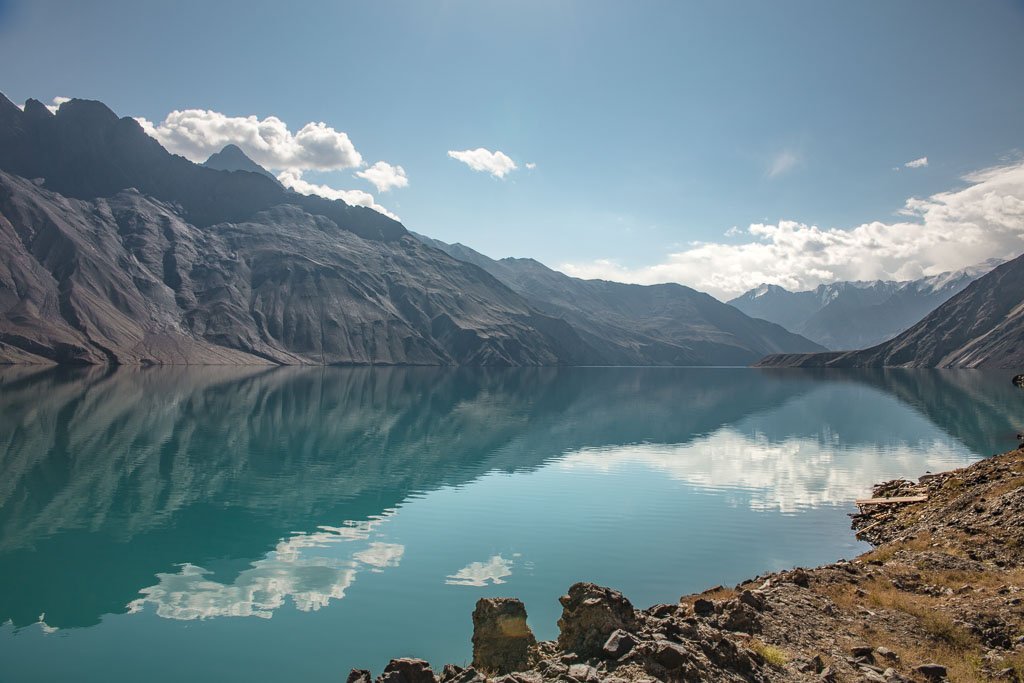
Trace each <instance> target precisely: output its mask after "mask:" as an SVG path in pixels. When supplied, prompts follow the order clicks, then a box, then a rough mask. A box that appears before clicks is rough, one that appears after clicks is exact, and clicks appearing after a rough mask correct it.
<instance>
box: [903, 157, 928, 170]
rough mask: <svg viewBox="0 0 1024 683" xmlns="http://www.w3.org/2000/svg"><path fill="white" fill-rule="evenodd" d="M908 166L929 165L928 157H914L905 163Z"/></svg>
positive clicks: (921, 166) (919, 166)
mask: <svg viewBox="0 0 1024 683" xmlns="http://www.w3.org/2000/svg"><path fill="white" fill-rule="evenodd" d="M903 165H904V166H906V167H907V168H924V167H925V166H927V165H928V157H921V158H920V159H914V160H913V161H908V162H907V163H905V164H903Z"/></svg>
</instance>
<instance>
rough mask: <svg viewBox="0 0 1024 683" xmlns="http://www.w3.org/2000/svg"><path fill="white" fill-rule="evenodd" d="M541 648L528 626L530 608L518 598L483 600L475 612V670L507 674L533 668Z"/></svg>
mask: <svg viewBox="0 0 1024 683" xmlns="http://www.w3.org/2000/svg"><path fill="white" fill-rule="evenodd" d="M536 644H537V639H536V638H535V637H534V636H533V631H531V630H530V627H529V625H527V623H526V607H524V606H523V603H522V601H520V600H517V599H515V598H481V599H480V600H478V601H477V603H476V609H475V610H473V666H474V667H475V668H476V669H479V670H481V671H490V672H494V673H498V674H506V673H510V672H512V671H520V670H522V669H525V668H527V667H528V666H529V654H530V648H532V647H533V646H535V645H536Z"/></svg>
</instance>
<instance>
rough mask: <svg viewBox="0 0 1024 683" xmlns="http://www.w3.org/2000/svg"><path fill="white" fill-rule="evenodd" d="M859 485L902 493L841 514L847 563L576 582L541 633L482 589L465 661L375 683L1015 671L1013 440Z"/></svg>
mask: <svg viewBox="0 0 1024 683" xmlns="http://www.w3.org/2000/svg"><path fill="white" fill-rule="evenodd" d="M873 494H874V496H875V497H883V498H892V497H901V498H907V497H909V498H911V499H912V500H915V501H916V502H909V503H903V504H884V505H868V506H864V507H865V509H864V511H863V512H862V513H860V514H857V515H854V517H853V528H854V529H855V530H857V535H858V536H859V537H861V538H863V539H864V540H867V541H869V542H870V543H871V544H872V545H874V546H875V548H874V549H873V550H872V551H870V552H868V553H865V554H864V555H861V556H860V557H858V558H856V559H854V560H852V561H846V560H843V561H839V562H835V563H832V564H828V565H824V566H821V567H817V568H814V569H802V568H798V569H793V570H790V571H784V572H777V573H772V574H765V575H762V576H758V577H756V578H753V579H750V580H748V581H745V582H743V583H741V584H739V585H737V586H735V587H734V588H724V587H721V586H719V587H716V588H713V589H711V590H709V591H706V592H704V593H701V594H697V595H688V596H684V597H682V598H680V600H679V601H678V602H677V603H675V604H665V605H655V606H654V607H651V608H649V609H644V610H638V609H635V608H634V607H633V605H631V604H630V602H629V601H628V600H627V599H626V597H624V596H623V595H622V594H621V593H619V592H617V591H614V590H611V589H609V588H603V587H600V586H596V585H594V584H587V583H578V584H575V585H573V586H572V587H571V588H570V589H569V591H568V594H567V595H565V596H563V597H562V598H561V599H560V601H561V603H562V608H563V612H562V618H561V619H559V622H558V626H559V631H560V633H559V637H558V639H557V640H555V641H548V642H540V643H538V642H537V641H536V640H535V639H534V637H533V634H532V633H531V632H530V629H529V627H528V626H527V623H526V616H527V615H526V610H525V608H524V606H523V604H522V603H521V602H520V601H518V600H516V599H514V598H497V599H489V598H485V599H481V600H480V601H479V602H478V603H477V608H476V610H475V611H474V613H473V626H474V635H473V664H472V666H471V667H470V668H462V667H458V666H455V665H451V664H448V665H445V666H444V667H443V668H442V669H440V670H438V671H434V670H432V669H431V667H430V665H429V664H428V663H427V662H424V661H422V660H418V659H395V660H392V661H391V662H390V663H389V664H388V665H387V667H386V668H385V669H384V671H383V673H381V674H380V675H379V676H378V677H377V679H376V681H377V683H488V682H490V681H495V682H498V681H500V682H501V683H542V682H543V681H565V682H566V683H596V682H597V681H610V682H613V683H614V682H626V681H653V680H660V681H751V682H765V683H769V682H774V681H831V682H840V681H875V682H880V683H884V682H888V683H900V682H904V681H941V680H950V681H989V680H991V681H1018V682H1020V681H1024V450H1016V451H1011V452H1008V453H1004V454H1002V455H998V456H993V457H992V458H989V459H986V460H982V461H980V462H977V463H975V464H973V465H971V466H969V467H966V468H963V469H959V470H953V471H950V472H944V473H941V474H926V475H924V476H922V477H921V478H920V479H919V480H918V481H917V482H911V481H905V480H897V481H890V482H886V483H883V484H879V485H878V486H876V487H875V489H874V492H873ZM925 498H926V499H925ZM922 499H924V500H922ZM373 680H374V679H373V677H372V675H371V673H370V672H368V671H363V670H356V669H354V670H352V672H351V673H350V674H349V677H348V681H349V683H357V682H358V683H372V682H373Z"/></svg>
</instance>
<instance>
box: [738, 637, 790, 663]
mask: <svg viewBox="0 0 1024 683" xmlns="http://www.w3.org/2000/svg"><path fill="white" fill-rule="evenodd" d="M747 647H749V648H750V649H751V650H753V651H754V652H756V653H757V654H758V655H760V657H761V659H763V660H764V661H765V664H767V665H768V666H771V667H775V668H776V669H782V668H784V667H785V666H786V664H788V663H789V655H787V654H786V653H785V652H784V651H783V650H781V649H779V648H777V647H775V646H774V645H769V644H768V643H766V642H764V641H762V640H758V639H757V638H754V639H752V640H751V641H750V642H748V643H747Z"/></svg>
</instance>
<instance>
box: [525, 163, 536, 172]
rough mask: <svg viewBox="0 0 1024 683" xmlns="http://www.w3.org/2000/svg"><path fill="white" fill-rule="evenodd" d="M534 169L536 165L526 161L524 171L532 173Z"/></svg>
mask: <svg viewBox="0 0 1024 683" xmlns="http://www.w3.org/2000/svg"><path fill="white" fill-rule="evenodd" d="M535 168H537V164H535V163H533V162H532V161H527V162H526V170H527V171H532V170H533V169H535Z"/></svg>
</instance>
